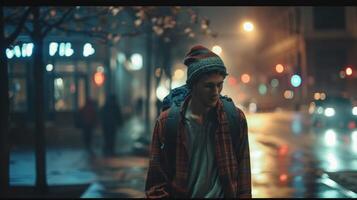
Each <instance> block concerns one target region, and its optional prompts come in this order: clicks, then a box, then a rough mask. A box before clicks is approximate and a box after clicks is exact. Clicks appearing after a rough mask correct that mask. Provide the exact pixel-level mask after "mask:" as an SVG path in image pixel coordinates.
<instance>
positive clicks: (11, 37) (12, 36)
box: [5, 8, 31, 47]
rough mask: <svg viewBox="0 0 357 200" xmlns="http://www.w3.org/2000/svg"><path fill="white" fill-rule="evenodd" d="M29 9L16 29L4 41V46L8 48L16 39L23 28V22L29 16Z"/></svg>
mask: <svg viewBox="0 0 357 200" xmlns="http://www.w3.org/2000/svg"><path fill="white" fill-rule="evenodd" d="M30 11H31V9H30V8H28V9H27V10H26V12H25V13H24V14H23V15H22V17H21V20H20V22H19V25H18V26H17V27H16V30H15V31H14V32H13V33H12V34H11V35H10V36H9V37H8V38H6V39H5V46H6V47H8V46H9V45H10V44H11V43H12V42H14V40H15V39H16V38H17V36H18V35H19V34H20V32H21V30H22V29H23V28H24V26H25V22H26V19H27V17H28V16H29V14H30Z"/></svg>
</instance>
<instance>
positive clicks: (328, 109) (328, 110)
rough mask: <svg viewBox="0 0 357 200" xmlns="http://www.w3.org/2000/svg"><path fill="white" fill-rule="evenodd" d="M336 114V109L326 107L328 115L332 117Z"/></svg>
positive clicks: (326, 114)
mask: <svg viewBox="0 0 357 200" xmlns="http://www.w3.org/2000/svg"><path fill="white" fill-rule="evenodd" d="M334 115H335V109H334V108H326V109H325V116H326V117H332V116H334Z"/></svg>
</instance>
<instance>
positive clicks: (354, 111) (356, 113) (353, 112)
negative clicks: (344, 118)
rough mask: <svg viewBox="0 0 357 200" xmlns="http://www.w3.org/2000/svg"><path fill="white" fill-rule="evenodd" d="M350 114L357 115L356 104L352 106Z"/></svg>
mask: <svg viewBox="0 0 357 200" xmlns="http://www.w3.org/2000/svg"><path fill="white" fill-rule="evenodd" d="M352 114H353V115H357V106H355V107H353V108H352Z"/></svg>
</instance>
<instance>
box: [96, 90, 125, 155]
mask: <svg viewBox="0 0 357 200" xmlns="http://www.w3.org/2000/svg"><path fill="white" fill-rule="evenodd" d="M122 122H123V119H122V113H121V109H120V107H119V106H118V104H117V98H116V96H115V95H110V96H108V97H107V99H106V102H105V104H104V105H103V107H102V109H101V123H102V130H103V139H104V145H103V153H104V155H107V156H111V155H114V153H115V152H114V148H115V146H114V145H115V140H116V137H115V136H116V131H117V128H118V127H120V126H121V125H122Z"/></svg>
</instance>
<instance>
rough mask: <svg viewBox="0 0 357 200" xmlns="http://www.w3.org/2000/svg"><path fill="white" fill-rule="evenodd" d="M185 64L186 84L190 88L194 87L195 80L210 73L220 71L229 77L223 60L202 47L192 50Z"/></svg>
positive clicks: (187, 55) (195, 47) (198, 46)
mask: <svg viewBox="0 0 357 200" xmlns="http://www.w3.org/2000/svg"><path fill="white" fill-rule="evenodd" d="M184 64H185V65H186V66H187V80H186V83H187V85H188V86H189V87H191V86H192V82H193V81H194V80H196V79H197V78H199V77H200V76H201V75H203V74H205V73H207V72H210V71H219V72H222V73H223V74H224V75H225V76H226V75H228V74H227V70H226V67H225V66H224V63H223V61H222V59H221V58H220V57H219V56H218V55H217V54H215V53H213V52H212V51H211V50H209V49H207V48H206V47H204V46H201V45H196V46H194V47H192V48H191V50H190V51H189V52H188V53H187V54H186V57H185V60H184Z"/></svg>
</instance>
